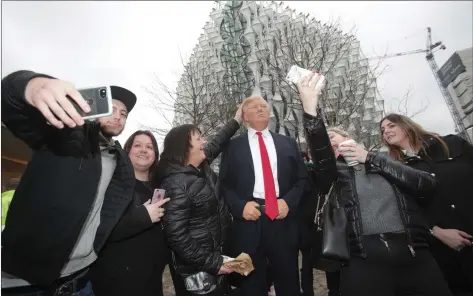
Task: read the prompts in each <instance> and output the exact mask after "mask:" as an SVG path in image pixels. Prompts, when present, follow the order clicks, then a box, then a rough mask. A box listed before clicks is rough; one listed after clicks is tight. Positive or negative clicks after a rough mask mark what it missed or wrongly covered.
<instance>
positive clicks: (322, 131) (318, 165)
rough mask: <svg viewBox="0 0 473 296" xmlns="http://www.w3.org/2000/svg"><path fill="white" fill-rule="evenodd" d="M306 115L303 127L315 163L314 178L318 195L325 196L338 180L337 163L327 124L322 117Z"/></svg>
mask: <svg viewBox="0 0 473 296" xmlns="http://www.w3.org/2000/svg"><path fill="white" fill-rule="evenodd" d="M319 114H320V112H317V116H315V117H314V116H312V115H309V114H307V113H304V117H303V125H304V131H305V133H306V138H307V144H308V146H309V148H310V155H311V157H312V162H313V163H314V169H313V174H312V176H313V178H315V180H312V181H314V185H315V188H316V191H317V193H318V194H321V195H325V194H327V193H328V191H329V190H330V187H331V185H332V183H333V182H335V181H336V180H337V178H338V171H337V162H336V158H335V154H334V152H333V149H332V145H331V144H330V139H329V137H328V134H327V129H326V128H325V124H324V122H323V120H322V118H321V117H320V115H319Z"/></svg>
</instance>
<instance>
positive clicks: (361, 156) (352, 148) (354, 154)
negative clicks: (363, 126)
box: [338, 143, 368, 163]
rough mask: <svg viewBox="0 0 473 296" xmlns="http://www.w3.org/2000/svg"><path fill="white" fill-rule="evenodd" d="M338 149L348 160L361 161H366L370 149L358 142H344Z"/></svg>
mask: <svg viewBox="0 0 473 296" xmlns="http://www.w3.org/2000/svg"><path fill="white" fill-rule="evenodd" d="M340 148H342V149H340ZM338 151H339V152H340V155H342V156H343V157H345V159H347V161H353V160H354V161H358V162H359V163H365V162H366V157H367V156H368V151H366V150H365V149H363V148H362V147H361V146H360V145H358V144H356V143H349V144H344V145H343V146H342V147H338Z"/></svg>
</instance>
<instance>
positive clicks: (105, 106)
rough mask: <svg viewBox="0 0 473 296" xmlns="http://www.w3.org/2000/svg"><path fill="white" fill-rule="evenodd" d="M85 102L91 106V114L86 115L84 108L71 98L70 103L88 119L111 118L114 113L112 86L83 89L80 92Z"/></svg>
mask: <svg viewBox="0 0 473 296" xmlns="http://www.w3.org/2000/svg"><path fill="white" fill-rule="evenodd" d="M78 91H79V93H80V94H81V95H82V97H83V98H84V100H85V101H86V102H87V104H89V106H90V112H88V113H85V112H84V111H83V110H82V108H81V107H80V106H79V105H78V104H77V103H76V102H75V101H74V100H72V99H71V98H69V101H70V102H71V103H72V105H73V106H74V108H75V109H76V110H77V112H78V113H79V114H80V116H81V117H82V118H83V119H84V120H86V119H89V120H90V119H95V118H99V117H106V116H110V115H112V113H113V105H112V91H111V89H110V86H99V87H91V88H82V89H79V90H78Z"/></svg>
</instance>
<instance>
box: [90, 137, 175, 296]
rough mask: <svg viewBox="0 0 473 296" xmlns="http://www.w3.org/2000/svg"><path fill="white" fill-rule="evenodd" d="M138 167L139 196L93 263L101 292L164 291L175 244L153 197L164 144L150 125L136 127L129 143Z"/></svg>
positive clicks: (94, 279)
mask: <svg viewBox="0 0 473 296" xmlns="http://www.w3.org/2000/svg"><path fill="white" fill-rule="evenodd" d="M124 150H125V151H126V152H127V153H128V155H129V157H130V160H131V163H132V165H133V168H134V171H135V178H136V186H135V194H134V200H133V202H132V204H131V205H130V206H129V208H128V209H127V210H126V211H125V213H124V214H123V216H122V218H121V219H120V221H119V222H118V224H117V226H116V227H115V229H114V230H113V231H112V233H111V234H110V237H109V239H108V241H107V244H106V245H105V247H104V248H103V249H102V251H101V252H100V253H99V255H98V259H97V261H96V262H95V263H94V265H93V266H92V268H91V271H90V275H91V281H92V289H93V290H94V294H95V295H96V296H101V295H103V296H110V295H122V296H135V295H143V296H147V295H162V294H163V284H162V276H163V271H164V267H165V266H166V264H167V263H168V262H169V256H170V254H169V250H168V248H167V246H166V244H165V241H164V236H163V233H162V226H161V223H160V221H161V218H162V217H163V215H164V209H163V208H162V205H163V204H164V203H166V202H167V201H168V200H169V199H168V198H166V199H164V200H162V201H160V202H157V203H151V198H152V196H153V189H152V187H151V186H150V180H151V179H150V177H151V176H154V175H155V173H156V168H157V165H158V160H159V149H158V144H157V142H156V139H155V138H154V136H153V134H152V133H151V132H150V131H142V130H139V131H136V132H135V133H133V134H132V135H131V136H130V137H129V138H128V140H127V141H126V143H125V147H124Z"/></svg>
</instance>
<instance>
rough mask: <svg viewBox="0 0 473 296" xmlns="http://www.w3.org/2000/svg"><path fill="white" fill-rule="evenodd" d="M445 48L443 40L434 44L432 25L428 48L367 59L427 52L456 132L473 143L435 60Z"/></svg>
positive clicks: (429, 32) (428, 32)
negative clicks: (441, 77) (440, 75)
mask: <svg viewBox="0 0 473 296" xmlns="http://www.w3.org/2000/svg"><path fill="white" fill-rule="evenodd" d="M445 49H446V47H445V45H443V44H442V42H441V41H439V42H436V43H434V44H432V30H431V28H430V27H428V28H427V41H426V49H417V50H412V51H406V52H400V53H395V54H388V55H385V56H376V57H369V58H367V60H376V59H386V58H393V57H399V56H404V55H411V54H417V53H425V58H426V60H427V62H428V63H429V66H430V69H431V70H432V73H433V74H434V77H435V81H437V84H438V86H439V88H440V92H441V93H442V95H443V98H444V100H445V103H446V104H447V107H448V109H449V111H450V114H451V116H452V119H453V122H454V123H455V130H456V132H457V133H458V134H459V135H460V136H461V137H462V138H464V139H465V140H467V141H468V142H470V143H472V144H473V142H472V139H470V136H469V135H468V133H467V131H466V128H465V125H464V124H463V121H462V119H461V116H460V114H459V113H458V110H457V108H456V107H455V103H454V102H453V98H452V95H451V94H450V92H449V91H448V90H447V89H446V88H445V87H444V86H443V84H442V81H441V80H440V77H439V75H438V71H439V67H438V66H437V63H436V62H435V59H434V53H435V52H437V51H439V50H445Z"/></svg>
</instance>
